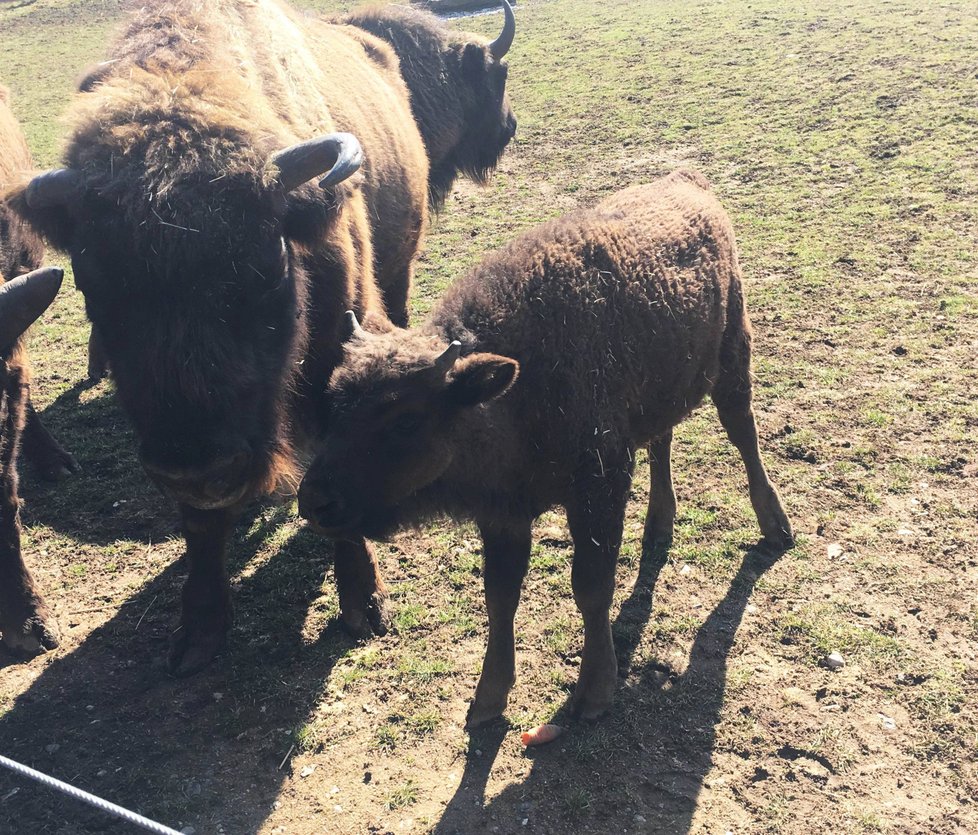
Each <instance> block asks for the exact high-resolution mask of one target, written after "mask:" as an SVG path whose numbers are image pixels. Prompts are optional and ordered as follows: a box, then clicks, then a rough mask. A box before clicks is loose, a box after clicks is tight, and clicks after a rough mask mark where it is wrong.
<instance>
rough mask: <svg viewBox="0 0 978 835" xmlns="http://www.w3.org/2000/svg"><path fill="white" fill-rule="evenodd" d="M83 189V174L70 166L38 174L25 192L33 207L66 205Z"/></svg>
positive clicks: (45, 207)
mask: <svg viewBox="0 0 978 835" xmlns="http://www.w3.org/2000/svg"><path fill="white" fill-rule="evenodd" d="M80 191H81V175H79V173H78V172H77V171H72V170H71V169H70V168H54V169H52V170H51V171H45V172H44V173H43V174H38V175H37V176H36V177H34V179H33V180H31V181H30V182H29V183H28V184H27V191H26V192H25V194H24V197H25V199H26V200H27V205H28V206H30V208H32V209H49V208H52V207H54V206H66V205H68V203H70V202H71V201H72V200H74V199H75V198H76V197H77V196H78V194H79V192H80Z"/></svg>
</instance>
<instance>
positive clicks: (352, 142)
mask: <svg viewBox="0 0 978 835" xmlns="http://www.w3.org/2000/svg"><path fill="white" fill-rule="evenodd" d="M270 163H271V164H272V165H274V166H275V167H276V168H277V169H278V181H279V183H280V184H281V186H282V188H284V189H285V190H286V191H292V189H294V188H298V187H299V186H301V185H302V184H303V183H306V182H309V180H311V179H313V178H314V177H318V176H319V175H320V174H323V173H324V172H325V174H326V176H325V177H323V178H322V179H321V180H320V181H319V186H320V188H329V187H330V186H335V185H336V184H337V183H341V182H343V180H345V179H347V178H348V177H351V176H353V175H354V174H355V173H356V172H357V171H358V170H359V168H360V166H361V165H362V164H363V148H362V147H361V145H360V140H358V139H357V138H356V137H355V136H354V135H353V134H352V133H331V134H329V135H327V136H319V137H316V138H315V139H309V140H307V141H306V142H300V143H298V144H297V145H291V146H290V147H288V148H284V149H283V150H281V151H277V152H276V153H275V154H273V155H272V158H271V160H270Z"/></svg>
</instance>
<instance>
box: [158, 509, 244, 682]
mask: <svg viewBox="0 0 978 835" xmlns="http://www.w3.org/2000/svg"><path fill="white" fill-rule="evenodd" d="M180 514H181V516H182V517H183V529H184V536H185V537H186V540H187V567H188V568H189V572H190V573H189V574H188V576H187V581H186V583H184V586H183V609H182V612H181V614H180V624H179V626H178V627H177V629H176V631H174V633H173V635H172V636H171V637H170V659H169V666H170V672H171V673H173V674H174V675H176V676H189V675H193V674H194V673H196V672H199V671H200V670H202V669H203V668H204V667H206V666H207V665H208V664H210V662H211V661H213V660H214V658H215V656H217V655H218V654H219V653H220V652H221V650H222V649H223V648H224V645H225V643H226V641H227V633H228V630H229V629H230V628H231V618H232V609H231V589H230V586H229V585H228V577H227V549H228V542H229V540H230V538H231V530H232V529H233V527H234V521H235V517H236V514H235V513H234V511H232V510H197V509H196V508H193V507H190V506H188V505H180Z"/></svg>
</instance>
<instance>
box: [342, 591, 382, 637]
mask: <svg viewBox="0 0 978 835" xmlns="http://www.w3.org/2000/svg"><path fill="white" fill-rule="evenodd" d="M390 609H391V607H390V602H389V601H388V599H387V595H385V594H380V593H374V594H372V595H370V597H369V598H368V599H367V603H366V605H365V606H364V607H363V608H362V609H351V610H349V611H344V612H343V616H342V623H343V626H344V627H345V628H346V630H347V632H349V633H350V634H351V635H352V636H353V637H354V638H356V639H357V640H358V641H366V640H367V639H369V638H372V637H373V636H374V635H376V636H378V637H383V636H384V635H386V634H387V633H388V632H390V630H391V626H392V624H393V617H392V615H391V610H390Z"/></svg>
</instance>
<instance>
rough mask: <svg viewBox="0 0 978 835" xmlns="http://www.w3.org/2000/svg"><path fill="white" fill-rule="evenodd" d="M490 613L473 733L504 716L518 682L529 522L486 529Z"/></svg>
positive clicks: (473, 711)
mask: <svg viewBox="0 0 978 835" xmlns="http://www.w3.org/2000/svg"><path fill="white" fill-rule="evenodd" d="M479 531H480V533H481V534H482V544H483V554H484V569H483V579H484V582H485V590H486V609H487V610H488V613H489V642H488V645H487V646H486V657H485V661H483V662H482V675H481V676H480V677H479V685H478V686H477V687H476V689H475V699H474V700H473V701H472V705H471V706H470V707H469V713H468V716H467V717H466V722H465V725H466V727H467V728H470V729H473V728H477V727H479V726H480V725H484V724H485V723H487V722H490V721H492V720H493V719H496V718H497V717H499V716H502V714H503V711H504V710H506V704H507V703H508V701H509V691H510V690H511V689H512V687H513V682H514V681H515V680H516V645H515V639H514V635H513V621H514V619H515V617H516V608H517V606H519V603H520V591H521V589H522V587H523V578H524V577H525V576H526V569H527V566H528V565H529V563H530V545H531V532H530V523H529V522H525V523H524V522H520V523H518V524H516V525H513V526H511V527H506V528H499V527H498V526H487V525H480V526H479Z"/></svg>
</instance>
